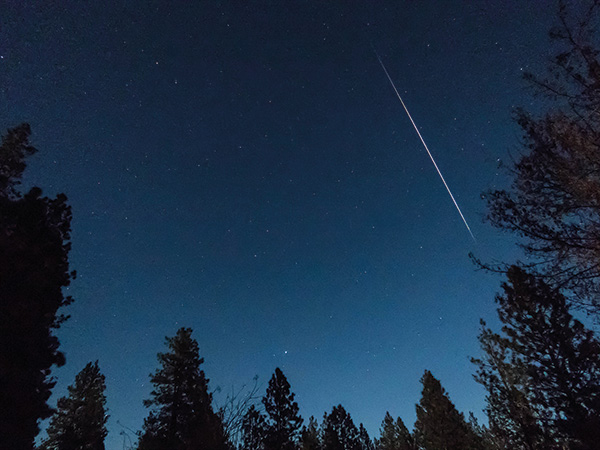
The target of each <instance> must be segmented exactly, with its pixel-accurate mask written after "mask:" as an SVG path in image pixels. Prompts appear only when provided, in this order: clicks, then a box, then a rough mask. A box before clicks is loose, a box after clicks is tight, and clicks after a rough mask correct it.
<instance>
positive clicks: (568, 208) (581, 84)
mask: <svg viewBox="0 0 600 450" xmlns="http://www.w3.org/2000/svg"><path fill="white" fill-rule="evenodd" d="M559 4H560V8H559V14H558V25H557V26H556V27H555V28H553V29H552V30H551V33H550V35H551V38H552V41H553V42H554V43H556V56H555V57H554V59H553V61H552V63H551V66H550V70H549V73H548V74H547V75H546V76H534V75H531V74H530V75H528V76H527V78H528V79H529V80H530V81H531V82H532V84H533V86H534V87H536V88H537V90H538V91H540V92H541V93H542V94H544V95H545V99H546V100H549V101H547V102H546V104H545V105H548V110H547V112H546V113H545V114H541V115H534V114H531V113H527V112H525V111H522V110H519V111H517V113H516V119H517V122H518V124H519V125H520V127H521V129H522V131H523V142H524V147H525V148H524V152H523V155H522V156H520V157H519V158H518V159H517V160H516V163H515V164H514V166H513V167H512V168H511V172H510V173H511V175H513V177H514V181H513V185H512V187H511V188H510V189H508V190H495V191H491V192H489V193H487V194H486V198H487V201H488V206H489V213H488V219H489V220H490V221H491V223H492V224H493V225H494V226H496V227H498V228H501V229H503V230H508V231H511V232H514V233H515V234H516V235H518V236H520V237H522V238H524V239H522V240H521V241H520V245H521V246H522V247H523V248H524V250H525V252H526V254H527V257H528V260H529V261H530V263H529V264H527V267H526V269H527V270H528V271H530V272H532V273H533V272H535V273H536V274H537V275H538V276H540V277H542V278H543V279H544V280H545V281H546V282H547V283H548V284H551V285H552V286H555V287H566V288H568V289H569V290H570V291H571V292H572V293H573V294H575V295H573V296H570V300H571V301H573V302H574V303H575V304H578V305H579V306H581V307H584V308H586V309H587V310H588V311H589V312H595V313H596V314H599V315H598V320H600V295H598V294H600V239H599V238H598V230H599V229H600V120H599V117H598V107H599V105H600V58H599V55H600V29H599V28H598V26H597V24H598V23H600V0H580V1H576V2H570V1H565V0H561V1H559ZM505 269H506V268H501V270H505Z"/></svg>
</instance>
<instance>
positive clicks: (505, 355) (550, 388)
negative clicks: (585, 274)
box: [474, 267, 600, 449]
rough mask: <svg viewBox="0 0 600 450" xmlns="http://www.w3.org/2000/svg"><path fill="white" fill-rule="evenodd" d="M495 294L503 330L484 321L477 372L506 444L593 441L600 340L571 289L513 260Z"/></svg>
mask: <svg viewBox="0 0 600 450" xmlns="http://www.w3.org/2000/svg"><path fill="white" fill-rule="evenodd" d="M503 290H504V294H503V295H499V296H497V298H496V301H497V303H498V316H499V318H500V320H501V322H502V324H503V327H502V333H501V334H496V333H493V332H492V331H491V330H490V329H488V328H487V327H486V326H485V324H484V326H483V329H482V332H481V334H480V337H479V340H480V342H481V345H482V349H483V351H484V356H483V357H482V358H481V359H475V360H474V362H475V363H476V364H477V366H478V370H477V374H476V380H477V381H479V382H480V383H481V384H482V385H483V386H484V387H485V388H486V390H487V392H488V396H487V413H488V417H489V422H490V427H491V431H492V433H493V434H494V436H495V437H496V440H497V442H498V443H499V444H500V445H501V446H502V448H515V449H520V448H523V449H538V448H539V449H542V448H543V449H551V448H564V446H567V448H572V449H593V448H597V445H598V442H600V342H599V341H598V340H597V339H596V338H595V337H594V335H593V333H592V331H591V330H588V329H586V328H585V327H584V326H583V324H582V323H581V322H579V321H578V320H576V319H574V318H573V316H572V315H571V314H570V312H569V308H568V306H567V302H566V299H565V297H564V296H563V295H562V294H561V293H559V292H557V291H556V290H554V289H552V288H550V287H549V286H548V285H547V284H545V283H544V282H543V281H541V280H540V279H539V278H536V277H535V276H532V275H531V274H529V273H527V272H525V271H523V270H522V269H520V268H518V267H512V268H510V269H509V271H508V282H507V283H505V284H504V285H503Z"/></svg>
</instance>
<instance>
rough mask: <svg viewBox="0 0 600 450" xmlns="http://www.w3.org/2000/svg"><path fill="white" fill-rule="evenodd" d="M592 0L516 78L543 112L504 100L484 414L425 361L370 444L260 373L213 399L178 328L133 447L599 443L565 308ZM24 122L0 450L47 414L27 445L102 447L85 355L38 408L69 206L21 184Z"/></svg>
mask: <svg viewBox="0 0 600 450" xmlns="http://www.w3.org/2000/svg"><path fill="white" fill-rule="evenodd" d="M599 10H600V0H586V1H584V2H579V3H576V4H573V3H566V2H562V1H559V10H558V20H557V26H556V27H555V28H553V29H552V30H551V32H550V36H551V38H552V42H553V45H555V46H556V49H557V53H556V56H555V57H554V59H553V60H552V62H551V65H550V68H549V71H548V73H547V74H544V75H541V76H539V75H533V74H528V75H527V76H526V78H527V80H528V82H529V83H530V84H531V85H532V86H533V87H534V88H535V89H536V92H537V93H539V94H541V95H542V96H543V98H544V99H545V102H546V103H545V105H547V109H546V111H545V112H543V113H533V112H527V111H524V110H517V111H516V113H515V114H516V117H515V118H516V121H517V123H518V125H519V126H520V128H521V130H522V144H523V151H522V154H520V155H518V156H517V157H516V158H515V160H514V161H513V163H512V164H511V165H510V167H509V168H508V170H509V173H510V174H511V176H512V179H513V184H512V185H511V186H510V187H509V188H508V189H505V190H492V191H489V192H487V193H485V199H486V202H487V207H488V215H487V219H488V220H489V221H490V223H491V224H492V225H493V226H495V227H497V228H499V229H501V230H504V231H506V232H509V233H513V234H514V235H515V237H516V239H517V244H518V245H520V246H521V247H522V249H523V251H524V254H525V255H526V257H527V258H526V259H525V261H511V262H507V263H505V264H501V265H491V264H488V263H486V262H485V261H481V260H479V259H478V258H477V256H476V255H473V256H472V257H473V259H474V261H475V263H476V264H478V265H479V266H480V267H482V268H484V269H486V270H490V271H495V272H498V273H501V274H502V276H503V277H504V280H505V281H504V282H503V284H502V286H501V290H500V292H499V293H498V294H497V296H496V298H495V302H496V305H497V314H498V318H499V320H500V323H501V328H500V329H499V330H493V329H491V328H490V327H489V326H488V325H487V324H486V323H485V322H481V326H480V332H479V342H480V346H481V354H480V355H478V356H476V357H474V358H473V359H472V362H473V364H474V378H475V380H476V381H477V382H479V383H480V384H481V385H482V386H483V387H484V388H485V390H486V407H485V411H484V412H485V414H486V416H487V424H484V425H481V424H478V423H477V421H476V420H475V419H474V417H473V416H472V415H471V416H470V417H469V419H466V418H465V416H464V415H463V414H462V413H461V412H459V411H457V409H456V408H455V406H454V405H453V404H452V402H451V400H450V398H449V395H448V393H447V392H446V391H445V390H444V388H443V387H442V385H441V383H440V381H439V380H438V379H436V378H435V377H434V376H433V375H432V374H431V373H430V372H429V371H425V373H424V374H423V377H422V379H421V383H422V386H423V388H422V395H421V399H420V401H419V403H418V404H417V405H416V415H417V420H416V422H415V424H414V426H413V427H412V430H409V429H408V428H407V427H406V425H405V424H404V422H403V421H402V419H401V418H395V419H394V418H393V417H392V416H391V415H390V414H389V413H384V414H382V415H383V416H384V418H383V422H382V425H381V428H380V431H379V435H378V436H377V437H375V438H374V439H372V438H371V437H369V435H368V433H367V431H366V430H365V428H364V427H363V426H362V425H361V424H359V425H358V426H356V424H355V423H354V421H353V420H352V417H351V415H350V413H349V412H348V411H346V409H345V408H344V407H343V406H342V405H337V406H334V407H333V408H332V410H331V411H330V412H326V413H325V414H324V415H323V417H322V419H321V420H320V422H319V421H318V420H317V419H315V418H313V417H311V418H309V419H308V422H305V421H304V420H303V418H302V417H301V416H300V412H299V407H298V405H297V403H296V402H295V401H294V394H293V393H292V391H291V386H290V384H289V382H288V381H287V378H286V377H285V375H284V374H283V372H282V371H281V370H280V369H278V368H277V369H275V372H274V374H273V376H272V378H271V379H270V381H269V383H268V387H267V389H266V392H265V394H264V396H263V397H262V399H260V401H259V400H258V399H255V398H254V397H253V396H252V395H249V396H246V397H243V398H238V399H235V398H231V399H230V400H231V401H230V402H229V403H228V404H227V405H226V406H225V407H222V408H215V406H214V405H213V399H212V395H211V393H210V392H209V390H208V383H209V380H208V378H207V377H206V375H205V374H204V372H203V370H202V369H201V365H202V363H203V359H202V358H201V357H200V354H199V347H198V343H197V342H196V341H195V340H194V339H193V338H192V336H191V335H192V330H191V329H189V328H181V329H180V330H178V331H177V333H176V335H175V336H173V337H169V338H167V339H166V346H167V350H166V351H165V352H164V353H159V354H158V362H159V368H158V369H157V370H156V372H155V373H153V374H151V378H150V380H151V382H152V384H153V386H154V389H153V390H152V392H151V395H150V398H149V399H147V400H145V402H144V404H145V406H146V407H147V408H148V416H147V417H146V419H145V420H144V425H143V428H142V430H141V431H140V432H139V433H138V439H137V442H136V444H135V445H136V447H137V448H138V449H140V450H144V449H177V450H178V449H181V450H184V449H185V450H194V449H207V450H210V449H223V450H225V449H227V450H231V449H236V450H237V449H243V450H275V449H277V450H279V449H282V450H283V449H290V450H292V449H293V450H308V449H318V450H329V449H336V450H337V449H343V450H354V449H361V450H364V449H369V450H370V449H377V450H388V449H390V450H391V449H395V450H399V449H415V450H417V449H418V450H438V449H445V450H451V449H484V450H487V449H492V450H504V449H525V450H538V449H540V450H541V449H577V450H589V449H598V448H600V341H599V340H598V337H597V336H596V335H595V333H594V330H593V329H592V328H591V326H586V325H584V323H582V322H581V321H579V320H577V319H576V318H575V317H574V316H573V314H574V312H575V310H577V311H578V312H583V313H587V314H588V316H589V319H590V322H591V323H598V321H599V320H600V56H599V55H600V45H599V42H598V28H597V24H598V23H600V13H599ZM30 135H31V129H30V127H29V125H27V124H22V125H19V126H17V127H15V128H12V129H9V130H8V131H7V133H6V134H5V135H4V136H3V137H2V142H1V145H0V406H1V407H0V449H11V450H13V449H14V450H31V449H33V448H34V447H35V444H34V442H35V437H36V436H37V434H38V433H39V424H40V421H42V420H44V419H47V418H50V425H49V426H48V429H47V435H48V436H47V438H46V439H45V440H44V441H43V442H42V443H41V445H40V448H42V449H47V450H50V449H56V450H63V449H64V450H66V449H90V450H100V449H103V448H104V438H105V437H106V434H107V430H106V420H107V410H106V398H105V395H104V390H105V378H104V376H103V375H102V373H101V370H100V367H99V364H98V361H96V362H90V363H89V364H88V365H86V367H85V368H83V370H82V371H81V372H80V373H79V374H78V375H77V376H76V378H75V381H74V383H73V384H72V385H71V386H70V387H69V389H68V394H67V396H65V397H63V398H61V399H59V401H58V403H57V407H56V408H55V409H53V408H51V407H50V406H49V405H48V403H47V401H48V399H49V397H50V395H51V390H52V388H53V387H54V385H55V381H54V380H53V378H52V377H51V370H52V368H53V367H58V366H61V365H64V364H65V357H64V355H63V354H62V352H61V351H60V350H59V341H58V339H57V338H56V336H54V334H53V331H54V330H55V329H57V328H58V327H60V325H61V324H62V323H63V322H64V321H65V320H67V318H68V317H66V316H64V315H62V314H61V313H60V310H61V308H62V307H64V306H67V305H68V304H69V303H70V302H71V301H72V299H71V298H70V297H68V296H65V295H64V292H63V289H64V288H66V287H67V286H68V285H69V283H70V282H71V280H73V279H74V277H75V276H76V274H75V272H74V271H72V270H71V269H70V267H69V259H68V254H69V250H70V245H71V243H70V225H71V217H72V215H71V208H70V206H69V205H68V202H67V198H66V196H65V195H63V194H60V195H58V196H56V197H55V198H49V197H45V196H43V194H42V191H41V189H39V188H37V187H34V188H32V189H30V190H29V191H28V192H21V190H20V189H19V184H20V182H21V179H22V175H23V172H24V170H25V168H26V163H25V160H26V158H27V157H28V156H30V155H32V154H34V153H35V152H36V151H37V150H36V149H35V148H34V147H33V146H32V145H31V144H30V142H29V138H30Z"/></svg>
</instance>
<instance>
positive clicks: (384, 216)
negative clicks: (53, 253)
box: [0, 0, 553, 449]
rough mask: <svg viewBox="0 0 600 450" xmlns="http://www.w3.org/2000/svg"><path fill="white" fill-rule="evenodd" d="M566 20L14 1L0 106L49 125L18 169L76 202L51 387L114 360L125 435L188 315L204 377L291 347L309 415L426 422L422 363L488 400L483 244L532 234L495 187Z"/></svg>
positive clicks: (1, 15)
mask: <svg viewBox="0 0 600 450" xmlns="http://www.w3.org/2000/svg"><path fill="white" fill-rule="evenodd" d="M552 20H553V16H552V11H551V10H550V8H546V7H544V8H543V9H542V8H538V7H537V6H536V5H535V4H528V5H524V4H521V3H518V2H505V1H491V2H486V3H485V4H479V3H477V4H472V5H470V4H464V3H461V2H436V1H423V2H418V3H413V2H387V1H384V2H373V3H368V2H365V3H356V4H353V5H345V6H344V7H341V6H339V5H335V4H327V5H325V4H323V3H322V2H312V1H309V2H286V3H276V2H259V3H257V4H254V5H252V6H250V5H241V4H238V3H235V2H231V3H229V2H214V3H213V2H210V3H204V2H200V3H190V4H184V3H181V4H179V3H177V2H176V3H173V2H163V1H158V0H157V1H152V2H138V1H133V0H128V1H125V2H119V3H118V4H117V3H111V2H109V3H108V4H97V5H89V4H86V5H83V4H78V3H77V2H60V3H53V4H48V3H47V2H46V3H45V4H22V3H21V2H8V3H5V4H4V5H3V6H0V25H1V27H0V80H2V82H1V83H0V118H1V119H2V120H1V122H2V124H3V127H4V129H6V128H8V127H10V126H14V125H16V124H18V123H20V122H22V121H27V122H29V123H30V124H31V125H32V129H33V133H34V136H33V137H34V139H33V141H34V144H35V145H36V146H37V147H38V148H39V150H40V151H39V153H38V154H36V155H35V156H34V157H33V158H32V159H31V160H30V162H29V166H28V169H27V172H26V186H29V185H38V186H40V187H42V188H43V189H44V192H45V193H47V194H48V195H53V194H55V193H57V192H65V193H66V194H67V196H68V197H69V202H70V204H71V205H72V207H73V214H74V218H73V233H72V242H73V248H72V251H71V257H70V261H71V265H72V267H73V269H75V270H77V272H78V277H77V279H76V280H75V281H74V283H73V284H72V286H71V287H70V289H69V293H70V294H71V295H73V296H74V298H75V302H74V303H73V304H72V305H71V306H69V308H68V311H66V312H67V313H68V314H70V315H71V319H70V320H69V321H68V322H67V323H65V325H64V326H63V327H61V329H60V330H59V331H58V333H57V335H58V336H59V338H60V341H61V349H62V350H63V351H64V352H65V353H66V357H67V364H66V365H65V366H64V367H63V368H60V369H58V370H56V371H55V376H56V377H57V380H58V384H57V386H56V388H55V396H54V397H53V399H52V401H54V402H55V401H56V399H57V398H58V396H61V395H64V393H65V391H66V386H67V385H69V384H70V383H71V382H72V380H73V377H74V375H75V374H76V373H77V372H78V371H79V370H80V369H81V368H82V367H83V366H84V365H85V364H86V363H87V362H88V361H90V360H95V359H99V363H100V367H101V369H102V371H103V373H104V374H105V375H106V377H107V380H106V382H107V386H108V387H107V397H108V405H107V406H108V408H109V414H110V416H111V417H110V419H109V423H108V426H109V436H108V438H107V441H106V447H107V448H108V449H112V448H122V446H123V440H124V439H126V438H125V437H124V436H123V435H120V434H119V433H120V432H121V431H126V430H127V429H133V430H137V429H139V428H140V427H141V424H142V421H143V419H144V417H145V416H146V410H145V408H144V407H143V406H142V400H143V399H145V398H147V397H148V395H149V392H150V390H151V386H150V385H149V380H148V374H149V373H150V372H152V371H153V370H154V369H155V368H156V367H157V363H156V353H157V352H159V351H162V350H163V339H164V337H165V336H172V335H173V334H174V333H175V331H176V330H177V328H179V327H180V326H189V327H192V328H193V329H194V337H195V338H196V339H197V340H198V342H199V345H200V352H201V355H202V356H203V357H204V358H205V360H206V363H205V365H204V370H205V371H206V373H207V376H208V377H209V378H210V379H211V388H216V387H217V386H221V387H222V388H223V392H228V389H229V387H231V386H235V387H240V386H242V385H243V384H250V383H251V380H252V378H253V377H254V375H256V374H258V375H259V381H261V382H262V383H264V384H265V385H266V381H267V380H268V378H269V377H270V375H271V374H272V372H273V370H274V369H275V367H281V368H282V370H283V372H284V373H285V374H286V376H287V377H288V379H289V381H290V383H291V386H292V390H293V391H294V392H295V393H296V398H297V401H298V402H299V404H300V408H301V411H300V412H301V414H302V415H303V417H304V418H305V420H307V419H308V417H309V416H310V415H315V416H316V417H317V418H318V419H320V418H321V416H322V414H323V412H324V411H325V410H330V409H331V407H332V406H333V405H336V404H338V403H342V404H343V405H344V407H345V408H346V409H347V410H348V411H349V412H350V413H351V414H352V417H353V419H354V420H355V422H357V423H359V422H362V423H364V424H365V426H366V428H367V430H368V431H369V433H370V434H371V435H372V436H377V435H378V429H379V425H380V423H381V421H382V420H383V417H384V415H385V412H386V410H389V411H390V413H391V414H392V415H393V416H398V415H400V416H401V417H402V418H403V420H404V421H405V422H406V423H407V425H409V426H410V425H412V423H413V422H414V404H415V403H416V402H417V401H418V398H419V395H420V385H419V378H420V377H421V375H422V373H423V371H424V370H425V369H429V370H431V371H432V372H433V373H434V375H435V376H436V377H438V378H439V379H440V380H441V382H442V384H443V385H444V387H445V388H446V389H447V390H448V392H449V393H450V396H451V398H452V400H453V401H454V402H455V403H456V405H457V407H458V408H459V409H460V410H462V411H464V412H466V413H468V411H469V410H472V411H474V412H475V413H476V414H478V415H481V410H482V408H483V404H484V393H483V391H482V389H480V387H479V386H478V385H477V384H476V383H475V382H474V381H473V380H472V377H471V374H472V373H473V367H472V366H471V364H470V363H469V356H474V355H476V354H477V352H478V344H477V340H476V336H477V332H478V324H479V318H480V317H483V318H485V319H486V320H488V321H489V322H491V323H494V304H493V296H494V293H495V292H496V290H497V289H498V287H499V279H498V278H496V277H493V276H491V275H488V274H484V273H481V272H478V271H476V270H475V268H474V266H473V264H472V262H471V261H470V260H469V258H468V256H467V254H468V252H469V251H473V252H475V254H476V255H478V256H480V257H482V258H484V259H487V260H492V259H504V258H506V257H507V255H513V254H515V252H516V250H515V249H514V247H513V246H512V244H511V240H510V239H509V238H508V237H506V236H502V235H499V234H498V233H497V232H496V231H495V230H493V229H492V228H491V227H490V226H489V225H488V224H485V223H482V220H481V219H482V217H483V215H484V213H485V211H484V205H483V202H482V201H481V199H480V194H481V192H482V191H484V190H486V189H490V188H493V187H495V186H503V185H504V184H505V183H506V182H507V178H506V175H505V174H503V173H502V171H500V170H499V169H498V164H499V162H501V161H503V160H506V159H507V158H508V155H509V152H510V151H512V150H514V149H515V148H516V146H517V145H518V142H519V140H518V138H519V136H518V131H517V129H516V126H515V124H514V123H513V122H512V120H511V110H512V108H514V107H515V106H518V105H523V106H528V107H529V106H531V105H532V102H534V101H535V99H532V98H531V97H530V95H529V93H528V91H527V90H526V89H525V88H524V84H523V82H522V72H523V70H536V69H539V68H541V67H543V66H544V64H545V62H546V59H547V58H546V55H547V53H548V51H549V50H548V48H547V39H546V34H547V30H548V28H549V26H550V25H551V23H552ZM371 45H373V46H374V47H375V48H376V49H377V52H378V53H379V54H380V55H381V56H382V58H383V59H384V60H385V63H386V67H387V68H388V70H389V72H390V75H391V76H392V78H393V79H394V83H396V85H397V86H398V89H399V92H400V93H401V95H402V96H403V99H404V100H405V102H406V104H407V107H408V108H409V110H410V111H411V114H412V115H413V116H414V118H415V122H416V123H417V125H418V126H419V130H420V132H421V133H422V134H423V137H424V139H425V140H426V142H427V144H428V146H429V147H430V149H431V150H432V152H433V154H434V156H435V158H436V162H437V163H438V165H439V166H440V169H441V171H442V172H443V174H444V177H445V178H446V180H447V182H448V184H449V185H450V187H451V189H452V191H453V193H454V195H455V196H456V198H457V201H458V203H459V204H460V206H461V209H462V210H463V212H464V214H465V216H466V218H467V220H468V221H469V224H470V225H471V227H472V229H473V233H474V234H475V236H476V238H477V244H474V243H473V241H472V240H471V238H470V236H469V234H468V233H467V232H466V230H465V228H464V224H463V223H462V221H461V219H460V216H458V214H457V212H456V210H455V209H454V206H453V204H452V202H451V200H450V199H449V198H448V195H447V193H446V191H445V188H444V186H443V184H442V183H441V182H440V180H439V177H438V175H437V173H436V172H435V169H434V168H433V166H432V165H431V162H430V161H429V158H428V156H427V154H426V152H425V151H424V149H423V148H422V146H421V144H420V142H419V140H418V137H417V136H416V134H415V132H414V129H412V127H411V124H410V122H409V121H408V119H407V118H406V115H405V113H404V112H403V110H402V109H401V105H400V104H399V102H398V100H397V98H396V97H395V96H394V93H393V91H392V90H391V89H390V86H389V84H388V81H387V80H386V78H385V74H383V73H382V71H381V67H380V66H379V65H378V61H377V58H376V57H375V56H374V55H373V51H372V47H371ZM223 395H224V394H222V393H221V394H219V393H216V394H215V402H216V403H217V405H218V404H219V402H222V401H223ZM124 427H126V428H124Z"/></svg>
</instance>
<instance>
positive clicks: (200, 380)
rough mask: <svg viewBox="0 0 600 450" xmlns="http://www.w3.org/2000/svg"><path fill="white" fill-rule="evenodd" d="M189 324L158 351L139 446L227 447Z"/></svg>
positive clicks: (142, 449) (151, 449) (156, 449)
mask: <svg viewBox="0 0 600 450" xmlns="http://www.w3.org/2000/svg"><path fill="white" fill-rule="evenodd" d="M191 335H192V330H191V328H180V329H179V330H178V331H177V334H176V335H175V337H172V338H166V344H167V346H168V348H169V351H168V352H167V353H159V354H158V361H159V363H160V365H161V368H160V369H158V370H157V371H156V372H155V373H154V374H152V375H151V376H150V380H151V382H152V384H153V385H154V390H153V391H152V393H151V396H152V397H151V398H150V399H148V400H145V401H144V405H145V406H147V407H149V408H150V414H149V416H148V417H147V418H146V419H145V421H144V429H143V431H142V433H141V435H140V441H139V447H138V448H139V450H162V449H169V450H228V449H229V445H228V443H227V440H226V438H225V434H224V431H223V425H222V423H221V419H220V417H219V416H218V414H216V413H215V412H214V411H213V408H212V395H211V394H210V393H209V392H208V379H207V378H206V376H205V375H204V371H203V370H201V369H200V365H201V364H202V363H203V362H204V359H203V358H200V355H199V352H198V343H197V342H196V341H195V340H194V339H192V336H191Z"/></svg>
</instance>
